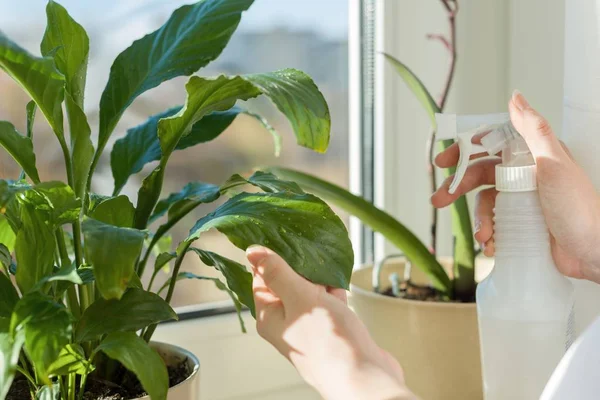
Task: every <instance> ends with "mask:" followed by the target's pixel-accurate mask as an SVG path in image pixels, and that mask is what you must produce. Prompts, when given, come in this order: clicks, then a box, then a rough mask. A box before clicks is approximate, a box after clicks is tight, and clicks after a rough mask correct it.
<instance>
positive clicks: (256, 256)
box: [246, 246, 312, 305]
mask: <svg viewBox="0 0 600 400" xmlns="http://www.w3.org/2000/svg"><path fill="white" fill-rule="evenodd" d="M246 257H247V258H248V261H250V263H251V264H252V268H253V270H254V273H255V274H257V275H260V277H261V278H262V279H263V281H264V283H265V286H266V287H267V288H268V289H269V290H271V291H272V292H273V293H274V294H275V295H276V296H277V297H279V298H280V299H281V301H282V302H283V303H284V305H286V303H287V304H288V305H291V304H293V303H295V302H298V300H299V299H301V298H303V297H304V296H306V293H307V292H309V291H310V287H311V286H312V285H311V284H310V283H309V282H308V281H307V280H306V279H304V278H303V277H301V276H300V275H298V274H297V273H296V272H295V271H294V270H293V269H292V268H291V267H290V266H289V265H288V263H287V262H285V260H284V259H283V258H281V257H280V256H279V255H278V254H276V253H275V252H273V251H272V250H270V249H268V248H266V247H262V246H250V247H248V249H247V250H246Z"/></svg>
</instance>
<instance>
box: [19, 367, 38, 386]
mask: <svg viewBox="0 0 600 400" xmlns="http://www.w3.org/2000/svg"><path fill="white" fill-rule="evenodd" d="M16 369H17V371H19V372H20V373H22V374H23V376H25V378H27V380H28V381H29V382H30V383H31V384H32V385H33V386H34V387H35V379H33V377H32V376H31V375H29V372H27V371H26V370H25V369H24V368H21V367H19V366H17V368H16Z"/></svg>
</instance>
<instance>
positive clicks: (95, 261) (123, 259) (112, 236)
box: [82, 217, 146, 299]
mask: <svg viewBox="0 0 600 400" xmlns="http://www.w3.org/2000/svg"><path fill="white" fill-rule="evenodd" d="M82 228H83V238H84V252H85V259H86V261H87V262H88V263H90V264H91V265H92V266H93V268H94V277H95V279H96V286H97V287H98V290H99V291H100V293H101V294H102V296H103V297H104V298H105V299H120V298H121V296H123V293H125V290H126V289H127V286H128V285H129V281H130V280H131V278H132V275H133V273H134V267H135V264H136V261H137V258H138V256H139V255H140V251H141V250H142V246H143V244H144V239H145V237H146V234H145V232H143V231H139V230H137V229H131V228H121V227H118V226H114V225H109V224H105V223H103V222H100V221H96V220H95V219H92V218H87V217H84V220H83V225H82Z"/></svg>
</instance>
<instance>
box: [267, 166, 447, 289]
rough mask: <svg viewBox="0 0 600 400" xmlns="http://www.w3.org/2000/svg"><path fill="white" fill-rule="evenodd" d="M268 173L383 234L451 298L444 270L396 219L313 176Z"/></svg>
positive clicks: (277, 170) (287, 171)
mask: <svg viewBox="0 0 600 400" xmlns="http://www.w3.org/2000/svg"><path fill="white" fill-rule="evenodd" d="M267 170H268V171H271V172H273V173H274V174H276V175H277V176H279V177H281V178H284V179H290V180H293V181H294V182H297V183H298V184H300V185H301V186H302V187H303V188H304V189H305V190H307V191H308V192H311V193H314V194H316V195H318V196H321V197H323V199H325V200H327V201H329V202H331V203H332V204H334V205H336V206H337V207H340V208H341V209H343V210H344V211H346V212H348V213H349V214H351V215H353V216H355V217H357V218H358V219H360V220H361V221H362V222H363V223H364V224H366V225H368V226H369V227H371V228H372V229H373V230H374V231H376V232H379V233H381V234H382V235H383V236H384V237H385V238H386V239H387V240H389V241H390V242H391V243H393V244H394V245H395V246H396V247H397V248H398V249H399V250H401V251H402V252H403V253H404V254H405V255H406V257H407V258H408V259H409V260H410V261H411V263H412V265H414V266H415V267H416V268H419V269H421V270H422V271H423V272H425V273H426V274H427V275H428V276H429V277H430V278H431V281H432V283H433V285H434V287H435V288H436V289H438V290H440V291H442V292H444V293H447V294H450V291H451V288H452V284H451V282H450V279H449V278H448V275H447V274H446V272H445V270H444V268H443V267H442V266H441V265H440V263H439V262H438V261H437V260H436V258H435V256H433V255H432V254H431V253H430V252H429V250H428V249H427V247H425V245H424V244H423V243H422V242H421V241H420V240H419V239H418V238H417V237H416V236H415V234H414V233H412V232H411V231H410V230H409V229H408V228H406V227H405V226H404V225H402V224H401V223H400V222H399V221H398V220H396V219H395V218H394V217H392V216H391V215H389V214H388V213H386V212H385V211H383V210H380V209H378V208H377V207H375V206H374V205H373V204H371V203H369V202H368V201H366V200H365V199H363V198H361V197H358V196H355V195H353V194H352V193H350V192H348V191H347V190H346V189H343V188H341V187H339V186H337V185H334V184H332V183H329V182H326V181H324V180H322V179H319V178H317V177H314V176H311V175H309V174H305V173H303V172H299V171H294V170H291V169H286V168H268V169H267Z"/></svg>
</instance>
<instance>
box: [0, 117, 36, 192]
mask: <svg viewBox="0 0 600 400" xmlns="http://www.w3.org/2000/svg"><path fill="white" fill-rule="evenodd" d="M0 145H2V147H4V148H5V149H6V151H8V152H9V153H10V155H11V156H12V157H13V158H14V159H15V161H16V162H17V164H19V165H20V166H21V168H23V171H25V174H27V176H29V177H30V178H31V180H32V181H33V182H34V183H38V182H39V181H40V177H39V175H38V171H37V168H36V166H35V153H34V152H33V143H32V141H31V139H30V138H28V137H27V136H23V135H21V134H20V133H19V132H17V130H16V129H15V127H14V125H13V124H11V123H10V122H6V121H0Z"/></svg>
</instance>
